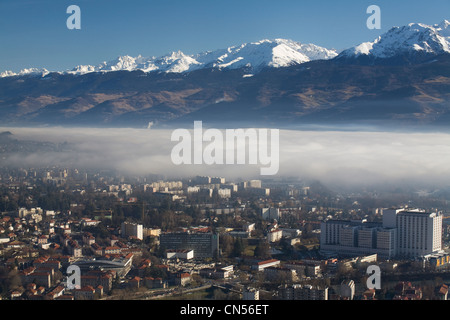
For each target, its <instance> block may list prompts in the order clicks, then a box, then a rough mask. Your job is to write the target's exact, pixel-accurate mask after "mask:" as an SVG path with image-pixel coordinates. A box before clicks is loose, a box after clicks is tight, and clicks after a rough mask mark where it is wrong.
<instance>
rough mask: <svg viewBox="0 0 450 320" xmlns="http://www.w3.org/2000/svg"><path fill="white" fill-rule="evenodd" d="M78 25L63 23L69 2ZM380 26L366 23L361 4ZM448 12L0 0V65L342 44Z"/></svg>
mask: <svg viewBox="0 0 450 320" xmlns="http://www.w3.org/2000/svg"><path fill="white" fill-rule="evenodd" d="M73 4H74V5H78V6H79V7H80V8H81V30H69V29H67V27H66V20H67V18H68V17H69V14H67V13H66V9H67V7H68V6H69V5H73ZM373 4H374V5H378V6H379V7H380V8H381V14H382V15H381V16H382V29H381V30H369V29H367V27H366V20H367V18H368V17H369V15H368V14H367V13H366V9H367V7H368V6H369V5H373ZM444 19H450V1H449V0H427V1H423V0H421V1H417V0H394V1H392V0H389V1H388V0H380V1H377V0H340V1H324V0H316V1H312V0H306V1H303V0H258V1H254V0H240V1H237V0H227V1H220V0H128V1H124V0H70V1H67V0H1V1H0V48H1V50H0V72H1V71H4V70H12V71H16V72H17V71H19V70H21V69H23V68H30V67H37V68H47V69H49V70H66V69H71V68H72V67H74V66H76V65H79V64H92V65H96V64H98V63H101V62H102V61H109V60H112V59H115V58H116V57H117V56H119V55H125V54H128V55H131V56H137V55H139V54H141V55H143V56H160V55H163V54H166V53H169V52H171V51H177V50H181V51H183V52H184V53H186V54H193V53H197V52H201V51H206V50H215V49H219V48H225V47H228V46H232V45H238V44H241V43H246V42H252V41H258V40H262V39H274V38H286V39H292V40H295V41H300V42H303V43H315V44H317V45H320V46H324V47H327V48H335V49H344V48H348V47H351V46H354V45H357V44H359V43H361V42H365V41H372V40H373V39H375V38H376V37H378V36H379V35H380V34H381V33H384V32H386V31H387V30H388V29H389V28H391V27H392V26H399V25H405V24H408V23H410V22H422V23H426V24H436V23H440V22H441V21H443V20H444Z"/></svg>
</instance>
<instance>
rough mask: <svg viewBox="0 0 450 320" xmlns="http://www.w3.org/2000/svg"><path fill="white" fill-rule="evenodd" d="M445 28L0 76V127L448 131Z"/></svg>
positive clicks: (415, 26)
mask: <svg viewBox="0 0 450 320" xmlns="http://www.w3.org/2000/svg"><path fill="white" fill-rule="evenodd" d="M449 26H450V22H449V21H443V22H442V23H440V24H437V25H433V26H430V25H425V24H420V23H411V24H409V25H406V26H402V27H393V28H391V29H390V30H389V31H387V32H386V33H385V34H383V35H381V36H380V37H379V38H377V39H375V40H374V41H373V42H365V43H362V44H360V45H358V46H355V47H353V48H349V49H346V50H343V51H342V52H337V51H336V50H334V49H326V48H323V47H320V46H317V45H314V44H302V43H299V42H296V41H292V40H286V39H275V40H262V41H259V42H254V43H246V44H242V45H239V46H234V47H229V48H226V49H220V50H215V51H208V52H202V53H199V54H195V55H186V54H184V53H182V52H174V53H171V54H168V55H165V56H162V57H150V58H145V57H142V56H138V57H130V56H121V57H118V58H117V59H115V60H113V61H110V62H103V63H101V64H99V65H97V66H90V65H82V66H77V67H75V68H73V69H71V70H66V71H48V70H45V69H42V70H39V69H35V68H30V69H25V70H22V71H20V72H18V73H14V72H11V71H4V72H2V73H1V74H0V114H1V115H2V116H1V119H0V125H3V126H11V125H21V126H29V125H38V126H42V125H64V126H131V127H145V126H147V125H149V123H150V124H155V125H159V126H172V125H180V124H182V123H187V122H191V121H193V120H203V121H207V122H209V123H211V124H215V125H216V124H222V125H223V124H225V123H239V124H242V125H247V126H248V125H252V126H256V125H265V126H304V125H330V124H333V125H334V124H338V125H343V124H345V125H358V124H362V125H369V124H371V125H373V124H375V125H379V124H382V125H386V124H388V125H392V126H430V127H440V128H445V127H446V126H448V124H450V103H449V101H450V99H449V98H450V27H449Z"/></svg>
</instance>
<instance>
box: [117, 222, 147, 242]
mask: <svg viewBox="0 0 450 320" xmlns="http://www.w3.org/2000/svg"><path fill="white" fill-rule="evenodd" d="M120 231H121V233H122V236H123V237H136V238H138V239H139V240H142V239H144V231H143V226H142V224H137V223H131V222H123V223H122V225H121V228H120Z"/></svg>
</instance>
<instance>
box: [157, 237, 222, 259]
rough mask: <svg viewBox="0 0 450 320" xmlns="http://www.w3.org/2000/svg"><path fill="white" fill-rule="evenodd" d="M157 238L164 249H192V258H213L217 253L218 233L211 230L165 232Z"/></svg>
mask: <svg viewBox="0 0 450 320" xmlns="http://www.w3.org/2000/svg"><path fill="white" fill-rule="evenodd" d="M159 239H160V246H161V247H163V248H165V249H166V250H167V249H169V250H193V251H194V258H213V257H215V256H216V255H217V254H218V253H219V235H218V234H215V233H212V232H191V231H185V232H167V233H161V235H160V238H159Z"/></svg>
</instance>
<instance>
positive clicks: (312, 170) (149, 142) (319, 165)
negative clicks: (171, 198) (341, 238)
mask: <svg viewBox="0 0 450 320" xmlns="http://www.w3.org/2000/svg"><path fill="white" fill-rule="evenodd" d="M187 129H192V128H187ZM0 131H9V132H11V133H12V134H13V135H12V136H13V138H14V139H17V140H19V141H39V142H51V143H53V144H55V145H62V144H64V145H65V147H64V149H63V150H53V151H52V150H44V151H39V150H37V151H34V152H21V153H10V154H8V155H7V156H6V158H5V159H3V160H2V162H3V165H4V166H12V167H50V166H55V165H57V166H61V167H72V168H81V169H96V170H97V169H101V168H103V169H107V170H114V171H116V172H119V173H121V174H125V175H131V176H139V175H143V176H145V175H151V174H153V175H160V176H165V177H167V178H172V179H173V178H186V177H191V176H195V175H201V174H205V175H211V176H224V177H227V178H228V179H256V178H269V179H270V178H271V179H274V178H275V179H277V178H286V177H296V178H298V179H305V180H318V181H321V182H322V183H324V184H325V185H329V186H333V187H345V188H349V189H355V190H357V189H358V188H361V187H367V186H373V187H379V188H383V186H389V187H391V186H398V187H404V186H411V185H414V186H416V187H417V188H418V189H420V188H425V189H427V188H430V189H436V188H442V187H448V186H449V182H448V181H449V178H450V168H449V167H448V165H447V164H448V163H449V161H450V134H447V133H435V132H431V133H430V132H428V133H421V132H418V133H411V132H408V133H402V132H370V131H364V132H361V131H356V132H355V131H350V132H346V131H299V130H281V131H280V140H279V144H280V145H279V150H280V154H279V171H278V173H277V174H276V175H274V176H261V175H260V172H259V169H260V167H261V166H262V165H258V164H257V165H250V164H243V165H237V164H234V165H233V164H222V165H206V164H202V165H194V164H192V165H187V164H181V165H175V164H173V163H172V161H171V151H172V149H173V148H174V146H175V145H176V142H174V141H171V133H172V130H163V129H128V128H109V129H107V128H98V129H96V128H62V127H54V128H3V129H2V128H0ZM191 131H192V130H191ZM207 144H208V143H207V142H203V145H205V146H206V145H207ZM224 148H225V147H224ZM225 151H226V150H225V149H224V152H225ZM246 152H247V157H248V146H247V149H246Z"/></svg>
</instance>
